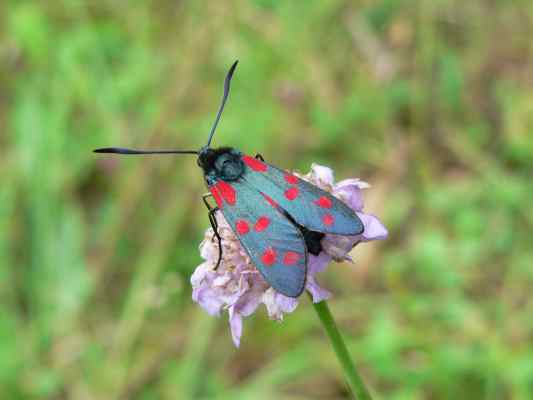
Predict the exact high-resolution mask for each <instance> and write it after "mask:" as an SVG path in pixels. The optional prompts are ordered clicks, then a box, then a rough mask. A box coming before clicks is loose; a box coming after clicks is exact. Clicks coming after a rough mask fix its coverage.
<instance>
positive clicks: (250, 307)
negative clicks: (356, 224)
mask: <svg viewBox="0 0 533 400" xmlns="http://www.w3.org/2000/svg"><path fill="white" fill-rule="evenodd" d="M297 175H298V174H297ZM299 176H300V177H301V178H302V179H305V180H307V181H309V182H311V183H313V184H314V185H316V186H318V187H320V188H322V189H324V190H326V191H328V192H330V193H332V194H333V195H334V196H336V197H337V198H339V199H341V200H342V201H344V202H345V203H346V204H348V205H349V206H350V207H351V208H352V209H353V210H354V211H355V212H356V213H357V215H358V216H359V218H360V219H361V221H362V222H363V225H364V226H365V230H364V232H363V234H361V235H357V236H337V235H326V236H325V237H324V239H322V247H323V251H322V252H321V253H320V254H319V255H318V256H313V255H311V254H310V255H309V262H308V266H307V281H306V287H305V288H306V289H307V291H308V292H309V293H310V294H311V296H312V298H313V302H315V303H317V302H320V301H322V300H325V299H327V298H329V297H330V295H331V294H330V292H328V291H327V290H326V289H324V288H322V287H320V285H319V284H318V283H317V281H316V279H315V275H316V274H317V273H318V272H322V271H323V270H324V269H326V267H327V266H328V264H329V263H330V262H331V261H332V260H335V261H345V260H349V261H351V258H350V256H349V255H348V253H349V252H350V251H351V250H352V249H353V247H354V246H356V245H357V244H359V243H361V242H368V241H370V240H382V239H385V238H386V237H387V230H386V229H385V227H384V226H383V225H382V224H381V222H380V221H379V220H378V219H377V218H376V217H375V216H373V215H370V214H365V213H363V212H362V210H363V197H362V193H361V190H362V189H366V188H368V187H369V185H368V184H367V183H366V182H363V181H361V180H359V179H346V180H343V181H340V182H338V183H335V181H334V177H333V171H332V170H331V169H330V168H328V167H324V166H321V165H317V164H313V165H312V166H311V172H309V173H308V174H307V175H299ZM217 221H218V225H219V233H220V235H221V237H222V247H223V249H222V262H221V263H220V266H219V267H218V269H217V270H215V269H214V268H215V265H216V263H217V260H218V244H217V242H216V240H213V230H212V229H211V228H210V229H208V230H207V231H206V233H205V239H204V240H203V241H202V243H201V244H200V254H201V256H202V258H203V259H204V260H205V261H204V262H203V263H202V264H200V265H199V266H198V267H197V268H196V270H195V271H194V273H193V275H192V276H191V284H192V288H193V292H192V298H193V300H194V301H195V302H197V303H198V304H200V306H201V307H202V308H204V309H205V310H206V311H207V312H208V313H209V314H211V315H217V316H218V315H220V313H221V312H222V311H223V310H227V311H228V314H229V322H230V328H231V335H232V338H233V343H235V346H237V347H238V346H239V344H240V339H241V336H242V320H243V318H244V317H247V316H249V315H251V314H252V313H253V312H254V311H255V310H256V309H257V308H258V307H259V306H260V305H261V304H264V305H265V307H266V311H267V313H268V316H269V317H270V318H271V319H274V320H278V321H281V320H283V315H284V314H285V313H291V312H293V311H294V310H295V309H296V307H297V306H298V299H295V298H291V297H287V296H284V295H282V294H281V293H278V292H277V291H275V290H274V289H273V288H272V287H270V286H269V285H268V283H266V281H265V280H264V279H263V277H262V276H261V274H260V273H259V271H257V269H256V268H255V266H254V265H253V264H252V263H251V262H250V258H249V257H248V256H247V254H246V252H245V251H244V249H243V248H242V247H241V245H240V242H239V240H238V239H237V238H236V237H235V235H234V234H233V232H232V231H231V229H230V228H229V226H228V224H227V222H226V220H225V219H224V217H223V216H222V214H221V213H217Z"/></svg>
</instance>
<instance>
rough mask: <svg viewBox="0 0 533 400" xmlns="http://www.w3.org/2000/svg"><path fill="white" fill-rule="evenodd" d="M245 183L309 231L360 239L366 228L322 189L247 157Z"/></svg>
mask: <svg viewBox="0 0 533 400" xmlns="http://www.w3.org/2000/svg"><path fill="white" fill-rule="evenodd" d="M242 159H243V161H244V163H245V165H246V173H245V175H244V177H245V179H246V180H247V182H249V184H250V185H251V186H253V187H254V188H256V189H257V190H260V191H262V192H263V193H265V194H267V195H268V196H269V197H270V198H271V199H272V200H273V201H274V202H275V203H277V204H279V206H280V207H281V208H283V209H284V210H286V211H287V212H288V213H289V214H290V215H291V216H292V218H294V220H295V221H296V222H297V223H298V224H300V225H302V226H305V227H306V228H307V229H309V230H312V231H317V232H323V233H331V234H336V235H358V234H361V233H363V230H364V226H363V223H362V222H361V220H360V219H359V217H358V216H357V214H356V213H355V212H354V211H353V210H352V209H351V208H350V207H348V206H347V205H346V204H344V203H343V202H342V201H340V200H339V199H337V198H336V197H335V196H333V195H331V194H330V193H328V192H326V191H324V190H322V189H320V188H319V187H317V186H315V185H312V184H310V183H309V182H306V181H304V180H303V179H300V178H298V177H297V176H296V175H294V174H291V173H288V172H286V171H283V170H281V169H279V168H277V167H275V166H273V165H271V164H267V163H265V162H262V161H260V160H257V159H256V158H253V157H250V156H246V155H244V156H243V157H242Z"/></svg>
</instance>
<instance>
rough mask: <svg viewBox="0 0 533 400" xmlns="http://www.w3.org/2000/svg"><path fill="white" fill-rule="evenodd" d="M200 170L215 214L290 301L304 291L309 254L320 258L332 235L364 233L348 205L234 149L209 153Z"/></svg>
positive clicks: (200, 161) (200, 158)
mask: <svg viewBox="0 0 533 400" xmlns="http://www.w3.org/2000/svg"><path fill="white" fill-rule="evenodd" d="M198 165H199V166H200V167H201V168H202V170H203V172H204V178H205V182H206V185H207V187H208V189H209V191H210V193H211V195H212V196H213V198H214V199H215V201H216V204H217V207H216V208H215V209H210V214H212V215H214V212H216V211H220V212H222V214H223V215H224V217H225V218H226V220H227V222H228V224H229V226H230V228H231V229H232V230H233V232H234V233H235V235H236V237H237V238H238V239H239V241H240V242H241V244H242V246H243V248H244V249H245V250H246V251H247V253H248V255H249V256H250V258H251V260H252V262H253V263H254V264H255V265H256V267H257V268H258V270H259V271H260V272H261V273H262V275H263V277H264V278H265V279H266V280H267V282H269V283H270V284H271V285H272V286H273V287H274V288H276V290H278V291H280V292H281V293H283V294H285V295H287V296H289V297H297V296H299V295H300V294H301V292H302V291H303V289H304V287H305V281H306V275H307V262H308V259H309V254H313V255H318V254H319V253H320V251H321V250H322V246H321V243H320V241H321V239H322V238H323V237H324V235H325V234H326V233H333V234H340V235H357V234H359V233H361V232H362V226H363V225H362V224H361V223H360V221H359V219H358V217H357V216H356V214H355V213H354V212H353V211H352V210H351V209H350V208H349V207H347V206H346V205H345V204H344V203H342V202H340V201H339V200H338V199H336V198H335V197H333V196H332V195H331V194H329V193H327V192H325V191H323V190H322V189H320V188H318V187H316V186H313V185H311V184H309V183H308V182H306V181H304V180H301V179H300V178H298V177H297V176H296V175H293V174H291V173H289V172H287V171H283V170H280V169H278V168H277V167H275V166H273V165H270V164H267V163H265V162H264V161H263V160H262V157H261V158H257V157H255V158H254V157H250V156H248V155H245V154H243V153H242V152H240V151H239V150H237V149H234V148H231V147H222V148H218V149H210V148H204V149H202V150H200V152H199V156H198ZM213 219H214V221H212V222H214V225H215V227H216V226H217V222H216V218H214V217H213ZM219 242H220V240H219Z"/></svg>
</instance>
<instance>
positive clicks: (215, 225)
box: [202, 193, 222, 270]
mask: <svg viewBox="0 0 533 400" xmlns="http://www.w3.org/2000/svg"><path fill="white" fill-rule="evenodd" d="M211 196H212V194H211V193H206V194H204V195H203V196H202V200H203V202H204V204H205V206H206V207H207V209H208V210H209V211H208V217H209V223H210V224H211V228H213V232H214V234H213V238H215V237H216V238H217V242H218V261H217V265H216V266H215V270H216V269H217V268H218V267H219V265H220V262H221V261H222V238H221V237H220V234H219V233H218V222H217V219H216V217H215V213H216V212H217V211H218V210H219V208H218V207H213V206H211V204H209V202H208V201H207V198H208V197H211Z"/></svg>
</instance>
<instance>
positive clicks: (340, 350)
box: [311, 299, 372, 400]
mask: <svg viewBox="0 0 533 400" xmlns="http://www.w3.org/2000/svg"><path fill="white" fill-rule="evenodd" d="M311 300H312V299H311ZM313 306H314V308H315V311H316V313H317V314H318V317H319V318H320V321H321V322H322V325H324V329H325V330H326V333H327V334H328V336H329V340H330V341H331V345H332V346H333V350H335V354H336V355H337V358H338V359H339V362H340V363H341V365H342V369H343V370H344V375H345V376H346V380H347V381H348V385H349V386H350V389H351V390H352V393H353V395H354V396H355V398H356V399H357V400H371V399H372V397H371V396H370V393H369V392H368V389H367V388H366V387H365V384H364V382H363V380H362V379H361V377H360V376H359V374H358V373H357V370H356V369H355V365H354V363H353V361H352V359H351V357H350V353H348V349H347V348H346V344H345V343H344V340H343V339H342V336H341V334H340V332H339V329H338V328H337V324H335V320H334V319H333V316H332V315H331V311H330V310H329V307H328V304H327V303H326V302H325V301H321V302H320V303H313Z"/></svg>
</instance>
